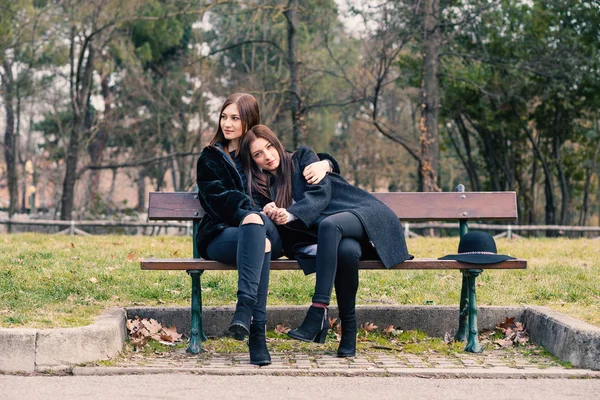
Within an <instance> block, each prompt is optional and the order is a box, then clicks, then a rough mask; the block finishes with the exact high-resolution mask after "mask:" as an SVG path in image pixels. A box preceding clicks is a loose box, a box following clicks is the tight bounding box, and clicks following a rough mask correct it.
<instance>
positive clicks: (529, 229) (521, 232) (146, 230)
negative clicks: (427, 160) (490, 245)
mask: <svg viewBox="0 0 600 400" xmlns="http://www.w3.org/2000/svg"><path fill="white" fill-rule="evenodd" d="M2 225H4V226H6V229H5V231H7V232H46V233H55V234H59V233H60V234H69V235H89V234H104V233H122V234H128V235H187V236H190V235H191V234H192V223H191V222H190V221H186V222H172V221H165V222H162V221H159V222H157V221H153V222H142V221H116V220H115V221H107V220H74V221H60V220H42V219H36V220H17V219H0V226H2ZM403 226H404V234H405V236H406V237H421V236H458V228H457V227H456V224H453V223H443V222H419V223H416V222H415V223H411V222H404V223H403ZM19 227H21V229H19ZM36 228H37V229H36ZM48 228H50V229H48ZM469 229H478V230H486V231H491V232H494V233H495V237H497V238H499V237H507V238H509V239H518V238H520V237H523V236H525V235H529V236H535V235H544V236H546V235H548V234H550V235H551V236H557V237H560V236H568V237H581V236H588V237H593V238H595V239H600V226H568V225H511V224H484V223H477V222H469ZM517 232H518V233H517Z"/></svg>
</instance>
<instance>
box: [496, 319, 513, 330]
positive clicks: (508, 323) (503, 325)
mask: <svg viewBox="0 0 600 400" xmlns="http://www.w3.org/2000/svg"><path fill="white" fill-rule="evenodd" d="M512 326H515V319H514V318H508V317H506V320H505V321H504V322H502V323H501V324H500V325H498V326H497V328H501V329H506V328H510V327H512Z"/></svg>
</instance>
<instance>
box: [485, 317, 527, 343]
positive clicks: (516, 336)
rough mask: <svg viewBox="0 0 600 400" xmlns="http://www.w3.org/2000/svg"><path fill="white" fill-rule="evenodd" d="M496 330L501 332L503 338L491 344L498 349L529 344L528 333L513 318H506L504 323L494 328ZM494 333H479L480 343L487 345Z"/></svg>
mask: <svg viewBox="0 0 600 400" xmlns="http://www.w3.org/2000/svg"><path fill="white" fill-rule="evenodd" d="M496 330H497V331H499V332H501V333H502V334H503V335H504V337H503V338H500V339H496V340H494V341H493V343H494V344H495V345H496V346H498V347H500V348H508V347H511V346H513V345H525V344H527V343H529V333H527V331H526V330H525V326H524V325H523V324H522V323H521V322H518V321H515V319H514V318H506V320H505V321H504V322H502V323H501V324H499V325H498V326H496ZM495 333H496V332H495V331H492V332H490V331H483V332H481V336H480V338H481V343H482V344H485V343H489V342H490V336H493V335H494V334H495Z"/></svg>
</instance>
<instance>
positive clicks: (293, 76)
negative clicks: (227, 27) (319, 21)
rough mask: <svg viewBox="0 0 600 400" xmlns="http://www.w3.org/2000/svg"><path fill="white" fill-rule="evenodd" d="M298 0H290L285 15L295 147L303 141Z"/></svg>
mask: <svg viewBox="0 0 600 400" xmlns="http://www.w3.org/2000/svg"><path fill="white" fill-rule="evenodd" d="M297 13H298V0H289V1H288V6H287V9H286V11H285V12H284V15H285V17H286V19H287V32H288V35H287V45H288V55H287V64H288V68H289V70H290V89H289V98H290V105H289V107H290V112H291V117H292V145H293V147H294V149H297V148H298V146H300V144H301V143H302V141H303V138H302V127H301V123H302V120H301V117H300V106H301V104H300V99H301V96H300V92H299V86H300V85H299V78H298V64H299V63H298V38H297V37H296V29H297V26H298V17H297Z"/></svg>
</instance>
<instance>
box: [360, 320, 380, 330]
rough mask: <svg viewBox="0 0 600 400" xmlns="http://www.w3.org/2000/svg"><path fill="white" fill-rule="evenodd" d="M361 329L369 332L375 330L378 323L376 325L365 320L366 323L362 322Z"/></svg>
mask: <svg viewBox="0 0 600 400" xmlns="http://www.w3.org/2000/svg"><path fill="white" fill-rule="evenodd" d="M360 329H362V330H364V331H367V332H373V331H374V330H375V329H377V325H375V324H373V323H371V322H365V323H364V324H362V325H361V326H360Z"/></svg>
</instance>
